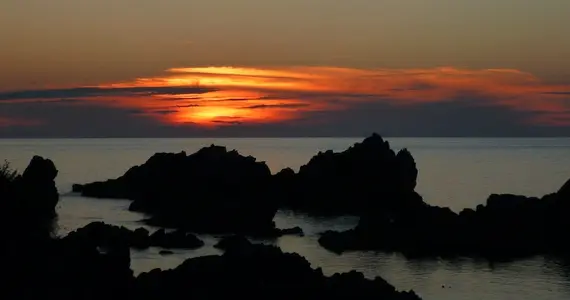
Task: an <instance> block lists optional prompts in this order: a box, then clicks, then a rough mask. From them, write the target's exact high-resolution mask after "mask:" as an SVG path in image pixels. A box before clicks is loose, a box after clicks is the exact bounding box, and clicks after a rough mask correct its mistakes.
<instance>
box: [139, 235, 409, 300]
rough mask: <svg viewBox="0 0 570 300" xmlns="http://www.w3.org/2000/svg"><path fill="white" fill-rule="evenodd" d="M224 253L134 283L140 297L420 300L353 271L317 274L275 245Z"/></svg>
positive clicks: (233, 246) (241, 245) (238, 246)
mask: <svg viewBox="0 0 570 300" xmlns="http://www.w3.org/2000/svg"><path fill="white" fill-rule="evenodd" d="M239 240H242V238H239ZM234 241H236V240H234ZM224 248H225V253H224V254H223V255H221V256H219V255H218V256H204V257H198V258H192V259H188V260H186V261H185V262H184V263H183V264H181V265H180V266H178V267H177V268H175V269H173V270H167V271H161V270H158V269H157V270H153V271H150V272H148V273H143V274H141V275H139V276H138V277H137V279H136V281H135V288H134V290H135V291H136V295H135V297H136V298H138V299H158V298H160V299H173V298H178V297H179V295H187V296H188V297H194V298H198V299H203V298H204V299H205V298H212V299H222V298H228V297H232V298H233V297H239V298H242V297H246V298H248V299H267V298H268V297H269V298H271V299H298V298H302V299H327V298H330V299H339V298H347V299H394V300H396V299H402V300H407V299H410V300H412V299H420V297H419V296H417V295H416V294H415V293H414V292H398V291H396V289H395V288H394V287H393V286H391V285H390V284H389V283H387V282H386V281H385V280H383V279H382V278H380V277H377V278H376V279H374V280H369V279H366V278H364V276H363V275H362V273H358V272H354V271H352V272H350V273H344V274H335V275H333V276H332V277H326V276H324V275H323V273H322V271H321V270H320V269H317V270H315V269H312V268H311V265H310V264H309V262H308V261H307V260H306V259H305V258H303V257H301V256H300V255H298V254H293V253H283V252H282V251H281V250H280V249H279V248H277V247H274V246H266V245H256V244H251V243H248V242H244V241H243V240H242V242H237V243H230V244H229V245H226V247H224ZM214 287H220V288H214Z"/></svg>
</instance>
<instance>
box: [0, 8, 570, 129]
mask: <svg viewBox="0 0 570 300" xmlns="http://www.w3.org/2000/svg"><path fill="white" fill-rule="evenodd" d="M568 16H570V1H569V0H542V1H537V0H477V1H474V0H351V1H340V0H339V1H333V0H310V1H309V0H287V1H269V0H192V1H188V0H168V1H155V0H121V1H118V0H97V1H91V0H49V1H47V0H25V1H24V0H3V1H0V137H185V136H188V137H192V136H364V135H367V134H369V133H371V132H373V131H376V132H379V133H381V134H384V135H387V136H570V38H569V37H570V17H568Z"/></svg>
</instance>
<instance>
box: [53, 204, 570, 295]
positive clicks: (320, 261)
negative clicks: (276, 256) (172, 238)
mask: <svg viewBox="0 0 570 300" xmlns="http://www.w3.org/2000/svg"><path fill="white" fill-rule="evenodd" d="M128 204H129V202H128V201H116V200H103V199H86V198H81V197H77V196H73V195H71V196H65V197H63V199H62V201H61V204H60V205H59V207H58V212H59V226H60V234H66V233H67V232H69V231H70V230H73V229H75V228H78V227H82V226H84V225H86V224H88V223H90V222H92V221H97V220H103V221H105V222H108V223H110V224H114V225H122V226H125V227H128V228H131V229H134V228H136V227H140V226H142V224H141V223H140V222H139V220H140V219H141V218H142V217H143V216H142V215H141V214H138V213H132V212H129V211H128V210H127V209H126V208H127V207H128ZM357 221H358V219H357V218H348V217H346V218H318V219H316V218H311V217H308V216H306V215H302V214H294V213H292V212H286V211H284V212H279V213H278V214H277V216H276V218H275V222H276V224H277V226H279V227H282V228H285V227H293V226H300V227H302V228H303V229H304V231H305V234H306V236H305V237H298V236H285V237H282V238H280V239H278V240H277V241H275V244H276V245H278V246H279V247H281V248H282V249H283V250H284V251H286V252H297V253H299V254H300V255H302V256H304V257H306V258H307V260H308V261H309V262H310V263H311V264H312V266H313V267H321V268H323V272H324V273H325V274H328V275H331V274H334V273H336V272H347V271H350V270H357V271H360V272H363V273H364V275H365V276H367V277H369V278H374V277H376V276H382V277H383V278H385V279H386V280H388V281H389V282H390V283H392V284H394V285H395V286H396V287H397V288H398V289H401V290H408V289H414V290H416V291H417V292H418V293H419V294H420V295H421V296H422V297H423V298H424V299H426V300H432V299H433V300H435V299H437V300H446V299H450V300H451V299H453V300H456V299H465V300H480V299H489V300H499V299H501V300H502V299H520V300H526V299H529V300H530V299H532V300H536V299H544V300H562V299H569V298H570V280H569V278H570V260H561V259H557V258H544V257H536V258H532V259H527V260H521V261H517V262H514V263H509V262H495V263H489V262H487V261H483V260H475V259H468V258H457V259H453V260H437V259H431V260H417V259H415V260H408V259H406V258H404V257H403V256H401V255H399V254H387V253H382V252H373V251H368V252H350V253H345V254H343V255H336V254H333V253H330V252H328V251H326V250H325V249H323V248H322V247H320V246H319V245H318V242H317V239H318V233H319V232H322V231H324V230H328V229H334V230H345V229H348V228H351V227H353V226H355V225H356V223H357ZM150 229H153V228H150ZM200 238H202V239H203V240H204V242H205V243H206V245H205V246H204V247H202V248H200V249H197V250H174V251H173V252H174V253H173V254H172V255H167V256H163V255H160V254H159V251H160V250H161V249H159V248H150V249H148V250H145V251H136V250H133V251H132V263H131V265H132V268H133V270H134V271H135V273H136V274H138V273H140V272H145V271H150V270H152V269H154V268H162V269H169V268H174V267H176V266H177V265H179V264H180V263H182V262H183V261H184V260H185V259H187V258H191V257H197V256H203V255H212V254H219V253H220V252H219V251H218V250H217V249H215V248H214V247H213V245H214V244H215V243H216V242H217V238H215V237H212V236H207V235H200Z"/></svg>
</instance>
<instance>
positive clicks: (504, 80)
mask: <svg viewBox="0 0 570 300" xmlns="http://www.w3.org/2000/svg"><path fill="white" fill-rule="evenodd" d="M62 99H64V100H65V101H67V102H69V103H66V105H92V104H94V103H95V104H101V105H104V106H111V107H120V108H122V109H125V108H127V109H132V110H133V111H134V112H135V113H136V114H144V115H148V116H150V117H152V118H154V119H156V120H159V121H160V122H164V123H167V124H189V123H191V124H198V125H202V126H206V127H219V126H224V125H233V124H242V123H247V124H252V123H253V124H263V123H279V122H294V120H296V119H300V118H304V117H306V116H307V115H310V114H311V112H323V111H324V112H326V111H339V110H343V109H348V108H350V107H351V106H355V105H359V104H361V103H366V104H369V103H371V102H381V103H382V104H389V105H393V106H406V105H422V104H426V103H440V102H462V103H463V102H465V101H466V100H468V104H469V105H476V106H477V105H478V106H496V107H503V108H508V109H510V110H513V111H521V112H526V113H530V114H523V115H524V116H525V117H526V118H530V119H526V120H525V121H526V122H531V123H533V124H543V125H556V126H570V85H552V84H546V83H544V82H542V81H541V80H540V79H539V78H537V77H535V76H533V75H532V74H529V73H525V72H522V71H519V70H512V69H484V70H469V69H458V68H453V67H441V68H431V69H352V68H339V67H302V66H301V67H279V68H277V67H267V68H244V67H200V68H191V67H190V68H172V69H169V70H167V71H166V72H165V74H163V75H161V76H156V77H149V78H137V79H135V80H132V81H128V82H114V83H108V84H101V85H99V86H94V87H80V88H69V89H52V90H39V91H16V92H8V93H0V104H1V103H15V102H18V103H23V102H37V101H44V102H54V101H63V100H62ZM73 100H76V101H73ZM320 116H323V114H320ZM317 121H319V120H317ZM26 122H28V123H26ZM26 122H24V121H22V120H19V121H18V120H11V119H7V118H4V119H0V126H8V125H9V124H12V125H14V124H16V125H17V124H24V123H25V124H29V121H26Z"/></svg>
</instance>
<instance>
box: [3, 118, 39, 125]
mask: <svg viewBox="0 0 570 300" xmlns="http://www.w3.org/2000/svg"><path fill="white" fill-rule="evenodd" d="M41 124H42V122H40V121H37V120H27V119H21V118H12V117H10V118H8V117H0V128H1V127H11V126H37V125H41Z"/></svg>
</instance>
